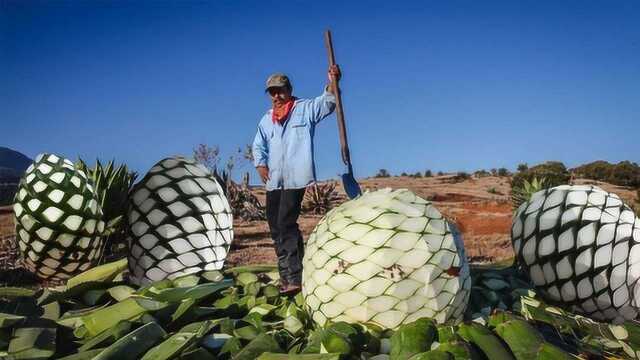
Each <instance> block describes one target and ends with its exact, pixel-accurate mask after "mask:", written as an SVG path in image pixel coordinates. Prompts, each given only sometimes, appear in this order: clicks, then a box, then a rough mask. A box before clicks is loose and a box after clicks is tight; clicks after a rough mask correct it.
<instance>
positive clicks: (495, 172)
mask: <svg viewBox="0 0 640 360" xmlns="http://www.w3.org/2000/svg"><path fill="white" fill-rule="evenodd" d="M491 176H498V169H496V168H493V169H491Z"/></svg>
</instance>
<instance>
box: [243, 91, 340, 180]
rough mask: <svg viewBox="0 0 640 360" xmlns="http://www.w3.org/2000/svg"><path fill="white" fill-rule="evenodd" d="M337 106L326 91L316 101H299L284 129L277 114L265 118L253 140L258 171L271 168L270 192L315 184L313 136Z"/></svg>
mask: <svg viewBox="0 0 640 360" xmlns="http://www.w3.org/2000/svg"><path fill="white" fill-rule="evenodd" d="M335 103H336V100H335V96H334V95H333V94H332V93H330V92H328V91H326V90H325V92H324V93H323V94H322V95H320V96H318V97H317V98H315V99H297V100H296V101H295V103H294V106H293V109H292V110H291V113H290V114H289V118H288V119H287V120H286V121H285V122H284V123H283V124H282V125H280V124H279V123H277V122H276V123H275V124H274V123H273V120H271V113H272V111H273V110H269V111H267V113H266V114H264V116H262V119H260V123H259V124H258V132H257V133H256V137H255V139H254V140H253V157H254V165H255V166H256V167H257V166H265V165H266V166H268V167H269V178H270V179H269V181H267V184H266V189H267V191H270V190H276V189H282V188H284V189H300V188H304V187H306V186H307V185H309V183H311V182H313V181H315V179H316V167H315V162H314V153H313V135H314V133H315V129H316V125H317V124H318V123H319V122H320V120H322V119H324V118H326V117H327V116H329V115H330V114H331V113H332V112H333V110H334V108H335Z"/></svg>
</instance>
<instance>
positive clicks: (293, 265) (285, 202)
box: [267, 188, 305, 285]
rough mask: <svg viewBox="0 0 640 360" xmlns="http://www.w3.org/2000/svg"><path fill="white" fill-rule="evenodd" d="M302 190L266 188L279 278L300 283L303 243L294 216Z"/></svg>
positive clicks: (297, 211) (299, 205) (296, 216)
mask: <svg viewBox="0 0 640 360" xmlns="http://www.w3.org/2000/svg"><path fill="white" fill-rule="evenodd" d="M304 191H305V189H304V188H303V189H285V190H272V191H267V221H268V222H269V230H270V231H271V238H272V239H273V242H274V244H275V247H276V254H277V255H278V271H279V272H280V279H282V281H283V282H286V283H289V284H295V285H300V283H301V282H302V257H303V255H304V244H303V242H302V233H301V232H300V228H299V227H298V216H300V208H301V206H302V199H303V198H304Z"/></svg>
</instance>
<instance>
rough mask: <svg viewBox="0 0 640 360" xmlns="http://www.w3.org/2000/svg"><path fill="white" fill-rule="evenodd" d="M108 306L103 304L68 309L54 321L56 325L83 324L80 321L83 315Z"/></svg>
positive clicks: (71, 326) (72, 325)
mask: <svg viewBox="0 0 640 360" xmlns="http://www.w3.org/2000/svg"><path fill="white" fill-rule="evenodd" d="M108 306H109V304H103V305H99V306H93V307H88V308H81V309H78V310H70V311H67V312H66V313H64V314H62V316H61V317H60V318H59V319H58V320H57V321H56V322H57V323H58V325H61V326H65V327H70V328H77V327H79V326H82V325H83V323H82V317H83V316H85V315H88V314H91V313H92V312H94V311H97V310H99V309H104V308H106V307H108Z"/></svg>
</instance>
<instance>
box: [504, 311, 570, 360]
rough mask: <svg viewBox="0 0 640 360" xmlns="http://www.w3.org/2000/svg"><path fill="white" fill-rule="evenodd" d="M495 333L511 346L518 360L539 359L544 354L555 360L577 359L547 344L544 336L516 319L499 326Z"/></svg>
mask: <svg viewBox="0 0 640 360" xmlns="http://www.w3.org/2000/svg"><path fill="white" fill-rule="evenodd" d="M495 331H496V333H497V334H498V335H499V336H500V337H501V338H502V339H503V340H504V342H506V343H507V345H509V348H510V349H511V351H512V352H513V354H514V355H515V357H516V359H518V360H528V359H532V360H535V359H539V356H540V355H541V354H542V353H544V354H553V355H554V356H555V357H554V358H553V359H575V358H574V357H573V356H571V355H569V354H567V353H566V352H564V351H562V350H560V349H559V348H556V347H555V346H553V345H551V344H548V343H546V342H545V340H544V338H543V337H542V335H541V334H540V333H539V332H538V331H537V330H536V329H535V328H534V327H533V326H531V324H529V323H528V322H526V321H524V320H519V319H514V320H509V321H507V322H504V323H501V324H498V325H497V326H496V330H495ZM543 350H544V352H543Z"/></svg>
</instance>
